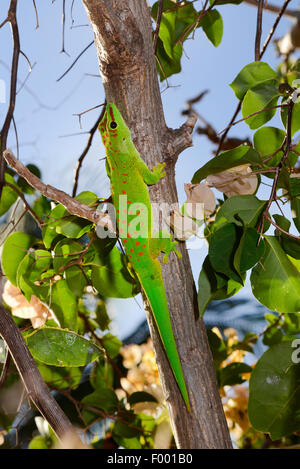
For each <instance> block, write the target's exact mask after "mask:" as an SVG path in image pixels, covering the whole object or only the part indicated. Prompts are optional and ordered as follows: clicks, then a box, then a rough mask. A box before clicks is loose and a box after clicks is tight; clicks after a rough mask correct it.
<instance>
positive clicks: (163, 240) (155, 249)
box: [149, 230, 182, 264]
mask: <svg viewBox="0 0 300 469" xmlns="http://www.w3.org/2000/svg"><path fill="white" fill-rule="evenodd" d="M176 244H178V243H177V241H173V240H172V235H170V233H168V232H167V231H162V230H161V231H158V232H157V233H155V237H152V238H150V240H149V247H150V252H151V255H152V256H153V257H154V258H155V259H156V258H157V257H158V256H159V254H160V253H161V252H163V253H164V254H165V255H164V257H163V260H162V261H163V263H164V264H168V261H169V255H170V253H171V252H172V251H174V252H175V253H176V255H177V257H178V258H179V259H180V258H181V257H182V255H181V254H180V252H179V251H178V250H177V249H176V247H175V246H176Z"/></svg>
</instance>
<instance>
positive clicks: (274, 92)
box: [242, 80, 279, 129]
mask: <svg viewBox="0 0 300 469" xmlns="http://www.w3.org/2000/svg"><path fill="white" fill-rule="evenodd" d="M278 98H279V93H278V83H277V81H275V80H270V81H267V82H265V83H261V84H259V85H257V86H255V87H253V88H251V89H250V90H248V91H247V93H246V95H245V97H244V99H243V105H242V115H243V117H244V118H245V117H247V116H249V115H250V114H253V113H256V112H258V111H263V112H259V114H256V115H255V116H252V117H249V118H248V119H246V120H245V122H246V124H248V125H249V127H250V129H257V128H258V127H261V126H262V125H264V124H265V123H266V122H268V121H269V120H270V119H272V117H273V116H274V115H275V114H276V109H269V108H272V107H274V106H276V105H277V101H278Z"/></svg>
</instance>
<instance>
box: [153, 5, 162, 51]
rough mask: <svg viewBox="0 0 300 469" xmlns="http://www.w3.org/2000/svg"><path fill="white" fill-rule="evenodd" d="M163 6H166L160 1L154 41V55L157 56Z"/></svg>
mask: <svg viewBox="0 0 300 469" xmlns="http://www.w3.org/2000/svg"><path fill="white" fill-rule="evenodd" d="M163 4H164V1H163V0H159V5H158V11H157V18H156V28H155V32H154V39H153V49H154V54H155V55H156V50H157V41H158V36H159V28H160V23H161V19H162V12H163Z"/></svg>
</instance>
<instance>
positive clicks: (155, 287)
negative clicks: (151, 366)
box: [140, 267, 190, 411]
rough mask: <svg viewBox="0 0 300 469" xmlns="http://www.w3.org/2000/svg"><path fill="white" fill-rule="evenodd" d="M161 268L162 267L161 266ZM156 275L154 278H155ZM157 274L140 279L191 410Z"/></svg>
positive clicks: (172, 366)
mask: <svg viewBox="0 0 300 469" xmlns="http://www.w3.org/2000/svg"><path fill="white" fill-rule="evenodd" d="M159 270H160V267H159ZM153 277H154V278H153ZM159 277H160V278H157V276H152V277H150V276H147V277H146V278H145V277H143V278H142V279H140V282H141V285H142V287H143V290H144V292H145V294H146V296H147V299H148V301H149V303H150V306H151V309H152V313H153V316H154V319H155V322H156V325H157V328H158V331H159V334H160V338H161V341H162V343H163V346H164V349H165V351H166V354H167V357H168V360H169V363H170V365H171V368H172V371H173V373H174V376H175V379H176V381H177V384H178V386H179V389H180V392H181V394H182V397H183V399H184V402H185V405H186V407H187V410H188V411H190V401H189V396H188V392H187V388H186V384H185V379H184V376H183V371H182V367H181V363H180V358H179V355H178V351H177V346H176V342H175V339H174V335H173V330H172V324H171V319H170V313H169V308H168V303H167V297H166V293H165V289H164V286H163V279H162V277H161V273H160V272H159Z"/></svg>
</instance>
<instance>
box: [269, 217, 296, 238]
mask: <svg viewBox="0 0 300 469" xmlns="http://www.w3.org/2000/svg"><path fill="white" fill-rule="evenodd" d="M265 218H266V219H267V220H268V221H269V222H270V223H271V224H272V225H274V226H275V227H276V228H277V230H279V231H281V232H282V233H284V234H286V235H287V236H289V237H290V238H293V239H298V240H300V236H296V235H293V234H292V233H289V232H288V231H285V230H284V229H283V228H281V226H279V225H278V224H277V223H275V221H273V220H272V218H271V217H269V215H265Z"/></svg>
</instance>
